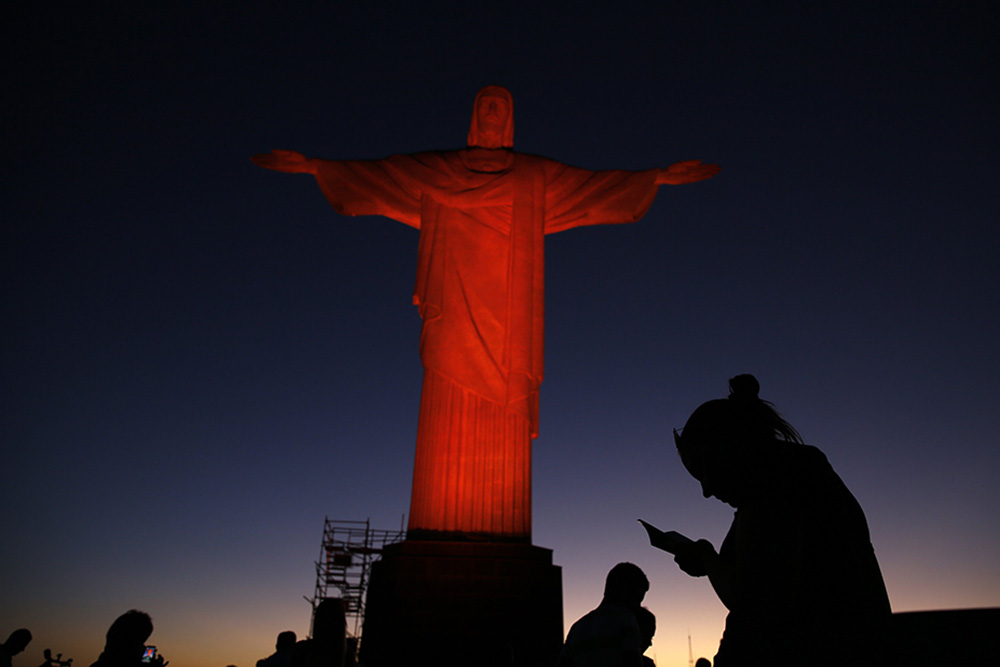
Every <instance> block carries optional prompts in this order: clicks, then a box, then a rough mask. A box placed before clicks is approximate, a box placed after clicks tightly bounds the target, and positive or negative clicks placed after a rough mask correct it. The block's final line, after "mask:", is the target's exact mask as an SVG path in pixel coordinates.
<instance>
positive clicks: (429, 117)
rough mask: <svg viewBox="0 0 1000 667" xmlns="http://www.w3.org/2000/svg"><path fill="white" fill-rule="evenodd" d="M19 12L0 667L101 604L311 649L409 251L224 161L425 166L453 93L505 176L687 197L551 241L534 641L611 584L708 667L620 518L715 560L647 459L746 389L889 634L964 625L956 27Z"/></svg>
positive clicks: (668, 476) (404, 480)
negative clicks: (840, 507) (879, 599)
mask: <svg viewBox="0 0 1000 667" xmlns="http://www.w3.org/2000/svg"><path fill="white" fill-rule="evenodd" d="M17 4H18V5H19V8H17V9H14V10H10V9H8V10H7V12H6V14H7V15H8V18H7V19H6V21H5V25H4V27H3V28H2V30H3V32H4V35H3V48H4V57H3V62H4V63H5V65H6V67H5V69H6V74H5V76H4V81H5V83H4V84H3V93H4V96H5V100H4V103H3V107H2V108H3V109H4V112H3V113H4V121H3V123H2V124H0V127H2V130H0V131H2V132H3V155H4V159H3V161H2V167H0V168H2V170H3V171H2V181H0V182H2V188H3V195H2V197H0V216H2V219H3V241H2V248H0V252H2V256H0V257H2V261H0V266H2V271H3V282H2V285H3V310H2V312H3V317H4V325H3V328H2V331H3V334H2V335H3V341H2V342H3V345H2V354H3V357H2V367H0V374H2V378H3V382H2V387H3V395H2V399H3V400H2V405H3V408H2V410H3V411H2V422H0V438H2V444H3V449H2V458H0V470H2V475H3V476H2V480H3V481H2V494H3V495H2V501H0V526H2V538H0V558H2V560H0V634H2V635H3V636H4V637H6V634H7V633H9V632H10V631H11V630H13V629H15V628H17V627H21V626H27V627H29V628H30V629H31V630H32V631H33V632H34V634H35V641H34V643H33V644H32V645H31V646H29V649H28V651H27V652H26V653H25V654H23V655H21V656H19V657H17V658H15V660H14V665H15V667H35V665H37V664H39V663H40V662H41V660H42V658H41V655H42V650H43V649H44V648H51V649H53V651H55V652H62V653H64V654H65V656H68V657H72V658H74V661H75V664H77V665H80V666H81V667H85V666H86V665H88V664H90V662H92V661H93V660H94V659H95V658H96V657H97V655H98V653H99V652H100V650H101V647H102V645H103V636H104V632H105V631H106V629H107V627H108V625H109V624H110V623H111V621H112V620H113V619H114V618H115V617H116V616H117V615H118V614H120V613H121V612H123V611H125V610H127V609H130V608H133V607H137V608H140V609H143V610H145V611H148V612H149V613H150V614H151V615H152V616H153V619H154V623H155V625H156V631H155V632H154V634H153V637H152V638H151V640H150V641H151V643H153V644H156V645H157V646H159V648H160V650H161V652H162V653H163V654H164V655H165V656H166V657H167V658H168V659H169V660H170V661H171V664H172V665H176V667H224V666H225V665H228V664H235V665H238V667H253V664H254V661H255V660H256V659H258V658H261V657H264V656H265V655H267V654H269V653H270V652H271V651H272V650H273V643H274V637H275V635H276V634H277V633H278V632H279V631H281V630H285V629H292V630H295V631H296V632H298V633H299V634H300V636H301V635H305V634H306V632H307V631H308V627H309V613H310V607H309V605H308V603H307V602H305V601H304V600H303V597H304V596H310V595H311V594H312V592H313V585H314V576H315V575H314V568H313V562H314V560H315V559H316V558H317V557H318V556H319V546H320V538H321V532H322V526H323V519H324V517H325V516H329V517H331V518H337V519H361V520H364V519H366V518H370V519H371V522H372V525H373V527H376V528H384V529H394V528H397V527H399V526H400V524H401V522H402V521H403V517H404V515H405V514H406V512H407V511H408V504H409V493H410V476H411V474H412V460H413V446H414V437H415V431H416V418H417V406H418V400H419V389H420V381H421V367H420V362H419V358H418V355H417V342H418V335H419V329H420V322H419V318H418V316H417V313H416V309H415V308H413V307H412V305H410V303H411V293H412V289H413V281H414V272H415V268H416V245H417V233H416V232H415V231H414V230H412V229H410V228H408V227H406V226H404V225H401V224H399V223H396V222H393V221H389V220H386V219H382V218H344V217H341V216H338V215H337V214H336V213H335V212H334V211H333V210H332V209H331V208H330V207H329V205H328V204H327V202H326V201H325V200H324V199H323V197H322V195H321V194H320V192H319V189H318V188H317V187H316V185H315V182H314V181H313V180H312V179H311V178H310V177H308V176H301V175H299V176H292V175H284V174H276V173H273V172H267V171H264V170H262V169H259V168H257V167H254V166H253V165H252V164H251V163H250V160H249V157H250V155H252V154H254V153H258V152H266V151H268V150H270V149H271V148H287V149H296V150H300V151H302V152H304V153H306V154H307V155H312V156H321V157H329V158H377V157H383V156H385V155H389V154H392V153H402V152H413V151H419V150H426V149H446V148H457V147H461V146H462V145H464V142H465V137H466V133H467V131H468V122H469V118H470V115H471V109H472V102H473V99H474V96H475V93H476V91H477V90H478V89H479V88H480V87H481V86H483V85H486V84H490V83H497V84H501V85H504V86H506V87H508V88H509V89H510V90H511V92H512V93H513V95H514V114H515V123H516V132H515V147H516V148H518V149H519V150H522V151H525V152H530V153H536V154H541V155H545V156H548V157H552V158H555V159H558V160H561V161H563V162H566V163H569V164H573V165H577V166H581V167H587V168H624V169H643V168H648V167H654V166H661V167H662V166H666V165H668V164H670V163H672V162H674V161H677V160H684V159H701V160H705V161H710V162H716V163H718V164H720V165H721V166H722V169H723V170H722V173H721V174H720V175H719V176H718V177H716V178H715V179H712V180H710V181H707V182H704V183H698V184H693V185H688V186H682V187H664V188H661V190H660V194H659V196H658V198H657V200H656V202H655V203H654V204H653V207H652V208H651V210H650V211H649V213H648V214H647V215H646V217H645V218H644V219H643V220H642V221H641V222H639V223H637V224H634V225H625V226H608V227H597V228H584V229H578V230H573V231H569V232H566V233H563V234H557V235H553V236H550V237H548V238H547V248H546V252H547V256H546V263H547V294H546V301H547V332H546V333H547V340H546V343H547V348H546V379H545V383H544V384H543V386H542V394H541V406H542V407H541V437H540V438H539V439H538V440H537V441H536V442H535V449H534V542H535V544H538V545H541V546H545V547H548V548H551V549H553V550H554V560H555V562H556V564H558V565H560V566H562V568H563V586H564V591H565V620H566V629H568V628H569V625H570V624H571V623H572V622H573V621H574V620H576V618H578V617H579V616H580V615H582V614H583V613H585V612H586V611H587V610H589V609H590V608H592V607H593V606H595V605H596V604H597V602H598V601H599V598H600V594H601V589H602V585H603V579H604V575H605V573H606V572H607V570H608V569H609V568H610V567H611V566H612V565H614V564H615V563H616V562H619V561H622V560H630V561H633V562H635V563H637V564H639V565H640V566H641V567H643V568H644V569H645V571H646V572H647V573H648V574H649V576H650V579H651V582H652V589H651V591H650V593H649V595H648V596H647V598H646V604H647V606H648V607H650V609H652V610H653V612H654V613H656V615H657V617H658V620H659V629H658V632H657V637H656V642H655V644H654V647H653V650H651V651H650V655H653V654H654V653H655V657H656V659H657V661H658V664H660V665H666V666H677V667H679V666H681V665H686V664H687V659H688V642H687V637H688V633H689V632H690V635H691V642H692V645H693V649H694V655H695V657H698V656H703V655H704V656H708V657H711V656H712V655H713V654H714V652H715V649H716V647H717V645H718V640H719V636H720V635H721V631H722V627H723V622H724V616H725V609H724V608H723V607H722V605H721V604H720V603H719V602H718V601H717V600H716V598H715V596H714V594H713V592H712V590H711V587H710V586H709V584H708V582H707V581H705V580H704V579H691V578H689V577H687V576H686V575H684V574H682V573H681V572H680V571H679V570H677V568H676V566H675V565H674V564H673V562H672V560H671V559H670V558H669V557H668V556H667V555H665V554H662V553H660V552H655V551H654V550H652V549H651V548H649V547H648V545H647V543H646V539H645V535H644V533H643V531H642V529H641V528H640V527H639V526H638V524H636V522H635V519H636V518H637V517H643V518H645V519H647V520H649V521H650V522H652V523H654V524H657V525H659V526H660V527H662V528H664V529H673V530H678V531H681V532H683V533H685V534H687V535H690V536H691V537H695V538H697V537H705V538H708V539H710V540H712V541H713V542H714V543H716V544H719V542H720V541H721V539H722V537H723V536H724V534H725V532H726V530H727V528H728V525H729V522H730V520H731V516H732V510H731V508H729V507H728V506H725V505H723V504H721V503H719V502H717V501H715V500H714V499H712V500H706V499H704V498H702V497H701V493H700V488H699V486H698V485H697V483H696V482H695V481H694V480H692V479H691V478H689V477H688V476H687V474H686V472H685V471H684V470H683V468H682V467H681V465H680V463H679V461H678V459H677V457H676V455H675V453H674V451H673V445H672V442H671V437H670V430H671V428H673V427H680V426H682V425H683V423H684V421H685V420H686V418H687V416H688V415H689V414H690V412H691V411H692V410H693V409H694V408H695V407H697V406H698V405H699V404H700V403H702V402H703V401H705V400H709V399H712V398H719V397H722V396H724V395H725V393H726V381H727V379H728V378H729V377H730V376H732V375H734V374H737V373H742V372H752V373H755V374H756V375H757V377H758V378H759V379H760V381H761V385H762V391H761V396H762V397H763V398H766V399H769V400H771V401H773V402H775V403H776V404H777V406H778V407H779V409H780V410H781V411H782V412H783V413H784V415H785V416H786V417H787V418H788V419H789V421H791V422H792V423H793V424H794V425H795V426H796V427H797V428H798V429H799V430H800V432H801V433H802V434H803V436H804V437H805V439H806V441H807V442H809V443H810V444H815V445H817V446H819V447H820V448H822V449H823V450H824V451H825V452H826V453H827V455H828V457H829V459H830V461H831V462H832V463H833V465H834V467H835V468H836V469H837V471H838V472H839V473H840V475H841V476H842V477H843V479H844V480H845V481H846V483H847V484H848V486H849V487H850V488H851V489H852V490H853V491H854V493H855V495H856V496H857V497H858V499H859V500H860V502H861V504H862V506H863V507H864V508H865V510H866V513H867V516H868V520H869V524H870V527H871V532H872V539H873V542H874V544H875V548H876V552H877V554H878V557H879V560H880V562H881V564H882V569H883V573H884V575H885V579H886V583H887V586H888V590H889V595H890V598H891V601H892V604H893V607H894V609H895V610H896V611H907V610H920V609H945V608H962V607H983V606H1000V570H998V568H997V563H998V562H1000V530H998V520H997V517H998V516H1000V491H998V488H1000V485H998V484H997V479H998V474H1000V447H998V444H1000V443H998V433H1000V411H998V408H997V406H998V405H1000V355H998V351H997V341H998V340H1000V309H998V308H997V303H996V302H997V293H998V287H1000V270H998V268H997V251H998V245H1000V244H998V241H1000V232H998V230H997V222H998V219H1000V217H998V214H997V213H998V196H997V191H998V190H997V187H996V185H995V183H993V182H992V181H994V180H995V179H994V176H995V174H996V167H995V161H996V159H997V154H998V152H1000V123H998V122H997V120H998V117H1000V114H998V111H1000V103H998V102H1000V100H998V95H1000V92H998V91H1000V81H998V78H1000V77H998V75H997V70H996V67H995V63H996V62H998V61H1000V57H998V56H1000V54H998V53H997V51H998V48H997V46H996V40H995V36H996V34H997V33H998V27H1000V26H998V10H997V9H996V7H995V6H994V5H993V4H991V3H986V2H963V3H950V2H919V1H910V2H879V3H843V2H836V3H834V2H811V3H798V2H788V3H738V4H739V6H738V7H733V6H729V5H730V4H731V5H736V4H737V3H720V2H704V3H661V2H655V3H654V2H638V3H612V2H607V3H580V2H574V3H545V4H544V7H541V8H539V7H535V6H534V5H535V3H523V4H522V3H513V4H511V3H494V5H495V8H493V9H482V8H468V7H465V6H466V4H469V5H471V4H474V3H461V4H459V3H405V4H406V7H405V8H404V7H403V5H404V3H385V2H378V1H373V2H365V3H333V2H331V3H278V2H275V3H262V2H243V3H239V4H238V5H234V9H232V10H222V9H209V8H206V7H205V6H204V5H205V4H214V3H186V2H175V3H161V4H162V5H163V6H162V7H160V8H158V9H150V8H149V7H145V6H142V5H144V4H146V3H140V4H135V3H98V4H97V5H95V4H94V3H58V2H57V3H45V4H41V3H35V4H32V5H31V6H30V7H29V6H28V3H17ZM292 4H296V5H297V7H296V8H294V9H292V8H290V7H289V6H286V5H292ZM419 4H427V5H428V6H427V7H423V8H418V7H414V6H413V5H419ZM475 4H478V3H475ZM678 4H683V5H684V6H683V7H678V6H675V5H678ZM695 4H697V5H698V6H697V7H692V6H688V5H695ZM761 4H764V5H766V6H767V8H762V7H761V6H760V5H761ZM109 5H118V7H117V8H111V7H109ZM448 5H454V6H450V7H449V6H448ZM583 5H587V6H590V7H591V8H583ZM619 5H620V6H619ZM457 7H461V8H457ZM612 7H613V8H612ZM11 14H13V16H11ZM775 633H776V640H777V639H780V636H779V629H778V628H775Z"/></svg>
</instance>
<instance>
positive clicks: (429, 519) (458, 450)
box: [407, 370, 531, 543]
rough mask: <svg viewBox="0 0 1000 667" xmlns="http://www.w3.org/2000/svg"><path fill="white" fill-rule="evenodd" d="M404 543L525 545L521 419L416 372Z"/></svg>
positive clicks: (525, 439)
mask: <svg viewBox="0 0 1000 667" xmlns="http://www.w3.org/2000/svg"><path fill="white" fill-rule="evenodd" d="M407 537H408V539H434V540H449V539H461V538H468V537H472V538H478V539H486V540H489V541H517V542H525V543H530V542H531V436H530V432H529V424H528V420H527V419H526V418H524V417H523V416H522V415H519V414H517V413H515V412H512V411H510V410H508V409H507V408H506V407H505V406H503V405H500V404H497V403H493V402H491V401H487V400H485V399H484V398H482V397H480V396H477V395H476V394H474V393H472V392H470V391H468V390H466V389H463V388H462V387H460V386H458V385H456V384H455V383H453V382H451V381H449V380H448V379H446V378H444V377H442V376H441V375H439V374H437V373H435V372H434V371H432V370H426V371H425V372H424V384H423V390H422V392H421V397H420V423H419V425H418V427H417V453H416V460H415V464H414V467H413V494H412V496H411V499H410V521H409V525H408V529H407Z"/></svg>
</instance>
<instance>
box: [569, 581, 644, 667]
mask: <svg viewBox="0 0 1000 667" xmlns="http://www.w3.org/2000/svg"><path fill="white" fill-rule="evenodd" d="M648 590H649V580H648V579H647V578H646V574H645V573H644V572H643V571H642V570H641V569H640V568H639V566H637V565H634V564H632V563H618V564H617V565H615V566H614V567H613V568H611V571H610V572H608V576H607V579H606V580H605V583H604V598H603V599H602V600H601V604H600V605H598V607H597V609H594V610H593V611H591V612H589V613H587V614H586V615H584V616H583V617H582V618H580V620H578V621H577V622H576V623H574V624H573V627H571V628H570V629H569V633H568V634H567V635H566V643H565V644H563V648H562V651H561V652H560V654H559V660H558V662H557V663H556V664H557V666H558V667H591V666H593V667H597V666H598V665H600V666H611V665H614V666H616V667H617V666H618V665H627V666H628V667H641V665H642V664H643V663H642V652H643V651H644V650H646V647H645V646H644V645H643V640H642V637H641V633H640V631H639V622H638V620H637V619H636V614H637V613H638V610H639V608H640V605H641V604H642V599H643V598H644V597H645V596H646V591H648ZM646 646H648V645H646Z"/></svg>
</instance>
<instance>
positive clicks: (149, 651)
mask: <svg viewBox="0 0 1000 667" xmlns="http://www.w3.org/2000/svg"><path fill="white" fill-rule="evenodd" d="M155 657H156V647H155V646H147V647H146V648H144V649H143V650H142V661H143V662H153V659H154V658H155Z"/></svg>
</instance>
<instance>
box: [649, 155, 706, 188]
mask: <svg viewBox="0 0 1000 667" xmlns="http://www.w3.org/2000/svg"><path fill="white" fill-rule="evenodd" d="M719 171H721V168H720V167H719V165H717V164H702V162H701V160H685V161H684V162H675V163H674V164H672V165H670V166H669V167H667V168H666V169H661V170H660V174H659V176H657V177H656V184H657V185H683V184H684V183H697V182H698V181H704V180H705V179H707V178H712V177H713V176H715V175H716V174H718V173H719Z"/></svg>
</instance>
